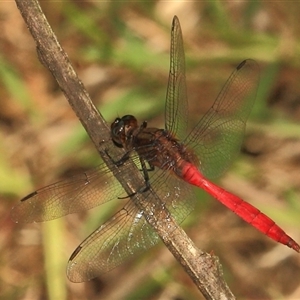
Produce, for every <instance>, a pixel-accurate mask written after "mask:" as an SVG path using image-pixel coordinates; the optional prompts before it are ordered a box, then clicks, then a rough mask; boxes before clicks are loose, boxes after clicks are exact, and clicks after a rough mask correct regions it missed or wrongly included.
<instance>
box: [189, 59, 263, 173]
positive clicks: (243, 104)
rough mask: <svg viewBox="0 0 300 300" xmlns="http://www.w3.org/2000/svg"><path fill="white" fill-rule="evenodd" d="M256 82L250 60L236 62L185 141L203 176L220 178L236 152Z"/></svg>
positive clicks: (256, 74)
mask: <svg viewBox="0 0 300 300" xmlns="http://www.w3.org/2000/svg"><path fill="white" fill-rule="evenodd" d="M258 83H259V68H258V65H257V63H256V62H255V61H254V60H251V59H248V60H245V61H243V62H242V63H240V64H239V65H238V66H237V67H236V69H235V70H234V71H233V73H232V74H231V76H230V77H229V79H228V80H227V82H226V83H225V85H224V87H223V89H222V91H221V92H220V94H219V95H218V97H217V99H216V100H215V102H214V104H213V106H212V107H211V108H210V109H209V111H208V112H207V113H206V114H205V115H204V116H203V118H202V119H201V120H200V121H199V123H198V124H197V125H196V127H195V128H194V129H193V130H192V132H191V133H190V134H189V136H188V137H187V138H186V140H185V142H184V143H185V144H186V145H187V146H188V147H190V148H193V149H194V151H195V152H196V154H197V156H198V158H199V163H200V170H201V172H202V173H203V175H205V176H207V177H211V178H212V177H217V176H220V175H221V174H222V173H223V172H224V171H225V170H226V169H227V168H228V167H229V165H230V164H231V162H232V160H233V159H234V158H235V157H236V155H237V153H238V152H239V150H240V147H241V143H242V139H243V136H244V131H245V126H246V121H247V118H248V116H249V114H250V112H251V109H252V107H253V104H254V101H255V96H256V91H257V87H258Z"/></svg>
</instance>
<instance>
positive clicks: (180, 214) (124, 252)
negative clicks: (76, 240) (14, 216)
mask: <svg viewBox="0 0 300 300" xmlns="http://www.w3.org/2000/svg"><path fill="white" fill-rule="evenodd" d="M153 173H154V174H153V176H151V188H152V189H153V190H155V191H157V195H154V194H153V193H152V192H151V191H147V192H141V193H137V194H136V195H135V196H133V197H132V199H131V200H130V201H129V202H128V203H127V204H126V205H125V207H124V208H123V209H121V210H120V211H119V212H117V213H116V214H115V215H114V216H113V217H112V218H111V219H110V220H108V221H107V222H106V223H104V224H103V225H102V226H101V227H100V228H99V229H97V230H96V231H94V232H93V233H92V234H91V235H90V236H89V237H87V239H86V240H85V241H83V242H82V243H81V244H80V245H79V247H78V248H77V249H76V250H75V251H74V253H73V254H72V255H71V258H70V260H69V263H68V268H67V275H68V278H69V279H70V280H71V281H73V282H82V281H87V280H90V279H92V278H94V277H97V276H99V275H101V274H103V273H106V272H108V271H110V270H112V269H113V268H115V267H116V266H118V265H119V264H121V263H122V262H124V261H125V260H127V259H129V258H131V257H132V255H134V254H138V253H141V252H143V251H145V250H147V249H148V248H150V247H152V246H154V245H155V244H156V243H157V242H158V240H159V238H158V235H157V234H156V233H155V232H154V231H153V229H152V227H151V226H150V225H149V224H148V223H147V221H146V219H145V218H144V214H143V212H142V211H140V210H138V208H137V207H136V206H135V204H134V202H135V201H145V203H148V205H149V206H150V207H151V209H152V210H153V213H159V212H156V211H155V208H156V207H158V205H155V204H153V203H156V202H157V201H158V199H157V196H159V197H160V199H161V200H162V201H163V202H164V203H165V205H166V207H167V208H168V210H169V212H170V213H171V214H172V216H173V217H174V218H175V219H176V221H177V222H179V223H181V222H182V221H183V220H184V219H185V218H186V216H187V215H188V214H189V213H190V212H191V210H192V209H193V199H194V197H192V196H193V195H192V194H191V193H190V192H191V188H190V186H189V185H187V184H183V183H184V182H183V181H181V180H180V179H177V178H176V177H172V176H168V177H167V178H166V172H162V171H160V170H157V171H155V172H153ZM167 174H168V173H167ZM162 183H164V185H162ZM153 197H154V198H155V199H154V198H153Z"/></svg>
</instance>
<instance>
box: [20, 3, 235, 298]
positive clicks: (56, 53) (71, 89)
mask: <svg viewBox="0 0 300 300" xmlns="http://www.w3.org/2000/svg"><path fill="white" fill-rule="evenodd" d="M16 3H17V6H18V8H19V10H20V12H21V14H22V16H23V19H24V21H25V22H26V24H27V26H28V28H29V30H30V33H31V35H32V37H33V38H34V40H35V42H36V45H37V52H38V56H39V59H40V61H41V62H42V63H43V65H44V66H45V67H46V68H48V69H49V70H50V72H51V73H52V75H53V76H54V77H55V79H56V81H57V83H58V84H59V86H60V88H61V90H62V91H63V93H64V95H65V96H66V98H67V100H68V101H69V104H70V105H71V107H72V109H73V110H74V112H75V113H76V115H77V116H78V118H79V120H80V122H81V123H82V125H83V126H84V128H85V129H86V131H87V133H88V134H89V136H90V138H91V140H92V141H93V143H94V144H95V146H96V148H97V150H98V152H99V153H100V155H101V157H102V158H103V160H104V162H106V163H107V164H108V167H109V168H110V170H111V171H112V172H113V173H114V175H115V176H116V178H117V179H118V181H119V182H120V183H121V185H122V186H123V188H124V189H125V191H126V192H127V193H128V194H129V195H131V194H133V193H135V192H136V191H137V190H138V188H139V187H140V186H141V185H143V184H144V178H143V176H142V175H141V172H140V171H139V170H138V169H137V168H136V166H135V165H134V164H133V163H132V162H130V161H128V162H126V163H125V164H124V165H122V166H120V167H117V166H115V165H113V164H111V161H110V158H109V157H107V155H106V153H105V151H103V149H102V148H101V143H102V142H103V141H107V140H110V130H109V127H108V125H107V123H106V121H105V120H104V118H103V117H102V115H101V114H100V113H99V112H98V110H97V109H96V107H95V106H94V105H93V103H92V101H91V99H90V97H89V95H88V93H87V91H86V90H85V88H84V86H83V84H82V82H81V81H80V80H79V78H78V76H77V74H76V72H75V71H74V69H73V67H72V65H71V63H70V61H69V59H68V56H67V54H66V53H65V51H64V50H63V49H62V47H61V46H60V44H59V43H58V41H57V38H56V36H55V35H54V33H53V32H52V29H51V27H50V25H49V23H48V22H47V20H46V17H45V15H44V14H43V12H42V10H41V8H40V6H39V4H38V1H37V0H16ZM122 151H123V150H122V149H116V150H115V153H118V154H120V156H121V155H122V153H123V152H122ZM109 162H110V163H109ZM120 168H130V170H131V172H130V174H132V175H131V176H130V180H128V178H124V177H120V176H119V172H118V171H119V169H120ZM149 193H150V197H149V196H148V198H147V201H150V200H151V203H153V205H147V203H145V201H136V202H135V205H137V206H138V208H139V209H140V210H142V211H143V214H144V216H145V218H146V220H147V221H148V223H149V224H150V225H151V226H152V227H153V229H154V230H155V231H156V233H157V234H158V235H159V236H160V238H161V239H162V240H163V242H164V243H165V245H166V246H167V247H168V249H169V250H170V251H171V252H172V254H173V255H174V257H175V258H176V259H177V260H178V261H179V263H180V264H181V265H182V266H183V268H184V269H185V271H186V272H187V273H188V274H189V276H190V277H191V279H192V280H193V281H194V283H195V284H196V285H197V287H198V289H199V290H200V291H201V292H202V294H203V295H204V297H205V298H206V299H234V296H233V295H232V293H231V291H230V290H229V288H228V287H227V285H226V283H225V281H224V279H223V277H222V271H221V266H220V264H219V262H218V260H217V258H216V257H214V256H211V255H209V254H207V253H205V252H202V251H201V250H199V249H197V247H196V246H195V245H194V243H193V242H192V241H191V240H190V239H189V237H188V236H187V235H186V233H185V232H184V231H183V230H182V229H181V228H180V227H179V226H178V225H177V224H176V222H175V221H174V219H173V218H172V217H170V214H169V212H168V211H167V210H166V208H165V206H164V204H163V203H162V201H161V200H160V199H159V197H158V196H157V195H156V194H155V191H153V190H152V189H150V191H149ZM133 198H137V199H138V198H139V197H133ZM140 198H141V200H143V197H142V196H141V197H140ZM154 205H155V207H156V208H157V207H159V208H160V211H161V213H159V214H157V215H154V214H153V212H152V209H151V206H154Z"/></svg>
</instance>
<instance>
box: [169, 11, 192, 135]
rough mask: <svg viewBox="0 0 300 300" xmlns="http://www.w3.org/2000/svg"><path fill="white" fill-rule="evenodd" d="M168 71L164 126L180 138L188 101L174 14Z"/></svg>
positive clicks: (183, 60)
mask: <svg viewBox="0 0 300 300" xmlns="http://www.w3.org/2000/svg"><path fill="white" fill-rule="evenodd" d="M170 52H171V53H170V73H169V82H168V88H167V97H166V107H165V128H166V129H167V130H168V131H170V132H171V133H172V134H173V135H175V136H176V137H178V138H179V139H180V140H183V138H184V137H185V136H186V129H187V120H188V118H187V114H188V102H187V93H186V80H185V56H184V48H183V40H182V33H181V28H180V23H179V20H178V18H177V17H176V16H175V17H174V19H173V23H172V31H171V51H170Z"/></svg>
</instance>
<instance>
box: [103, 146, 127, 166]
mask: <svg viewBox="0 0 300 300" xmlns="http://www.w3.org/2000/svg"><path fill="white" fill-rule="evenodd" d="M104 152H105V154H106V155H107V156H108V157H109V159H110V160H111V161H112V162H113V163H114V164H115V165H116V166H118V167H119V166H122V165H123V164H124V163H125V161H127V160H128V159H129V153H130V152H129V151H127V152H126V153H125V154H124V155H123V156H122V157H121V158H120V159H118V160H114V159H113V158H112V157H111V155H110V154H109V153H108V151H107V149H105V150H104Z"/></svg>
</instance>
